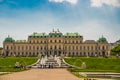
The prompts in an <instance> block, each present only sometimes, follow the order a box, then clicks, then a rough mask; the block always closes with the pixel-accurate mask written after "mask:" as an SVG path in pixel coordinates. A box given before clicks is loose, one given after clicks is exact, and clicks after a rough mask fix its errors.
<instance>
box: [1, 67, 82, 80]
mask: <svg viewBox="0 0 120 80" xmlns="http://www.w3.org/2000/svg"><path fill="white" fill-rule="evenodd" d="M0 80H83V79H80V78H77V77H75V76H74V75H72V74H71V73H70V72H68V71H67V70H66V69H31V70H28V71H23V72H17V73H12V74H7V75H2V76H1V77H0Z"/></svg>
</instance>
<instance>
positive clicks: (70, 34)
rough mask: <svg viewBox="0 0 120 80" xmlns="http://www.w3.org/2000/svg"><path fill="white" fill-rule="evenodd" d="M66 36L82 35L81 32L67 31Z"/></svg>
mask: <svg viewBox="0 0 120 80" xmlns="http://www.w3.org/2000/svg"><path fill="white" fill-rule="evenodd" d="M64 36H80V34H79V33H66V34H65V35H64Z"/></svg>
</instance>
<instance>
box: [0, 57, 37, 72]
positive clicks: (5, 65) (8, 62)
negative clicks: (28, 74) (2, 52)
mask: <svg viewBox="0 0 120 80" xmlns="http://www.w3.org/2000/svg"><path fill="white" fill-rule="evenodd" d="M36 61H37V58H36V57H7V58H1V57H0V71H2V72H4V71H7V72H9V71H10V72H11V71H12V72H13V71H14V72H15V71H21V70H23V69H15V68H14V66H15V63H16V62H19V63H20V64H22V65H30V64H33V63H35V62H36Z"/></svg>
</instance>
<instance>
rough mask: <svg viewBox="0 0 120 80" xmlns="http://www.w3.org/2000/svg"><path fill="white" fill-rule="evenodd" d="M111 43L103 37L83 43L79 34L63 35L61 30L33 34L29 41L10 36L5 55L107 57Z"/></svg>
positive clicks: (4, 44)
mask: <svg viewBox="0 0 120 80" xmlns="http://www.w3.org/2000/svg"><path fill="white" fill-rule="evenodd" d="M109 51H110V46H109V43H108V42H107V40H106V38H104V37H103V36H102V37H101V38H99V39H98V41H94V40H86V41H83V36H82V35H80V34H79V33H66V34H63V33H62V32H60V31H59V30H57V31H54V30H53V31H52V32H50V33H49V34H46V33H33V34H31V35H29V36H28V40H27V41H26V40H16V41H15V40H14V39H13V38H12V37H10V36H8V37H7V38H6V39H5V40H4V42H3V53H4V54H5V55H6V56H38V55H39V54H43V55H48V56H49V55H57V56H60V55H64V56H107V55H108V54H109Z"/></svg>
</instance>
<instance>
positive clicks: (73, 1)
mask: <svg viewBox="0 0 120 80" xmlns="http://www.w3.org/2000/svg"><path fill="white" fill-rule="evenodd" d="M49 1H50V2H56V3H62V2H69V3H71V4H76V3H77V2H78V0H49Z"/></svg>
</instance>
